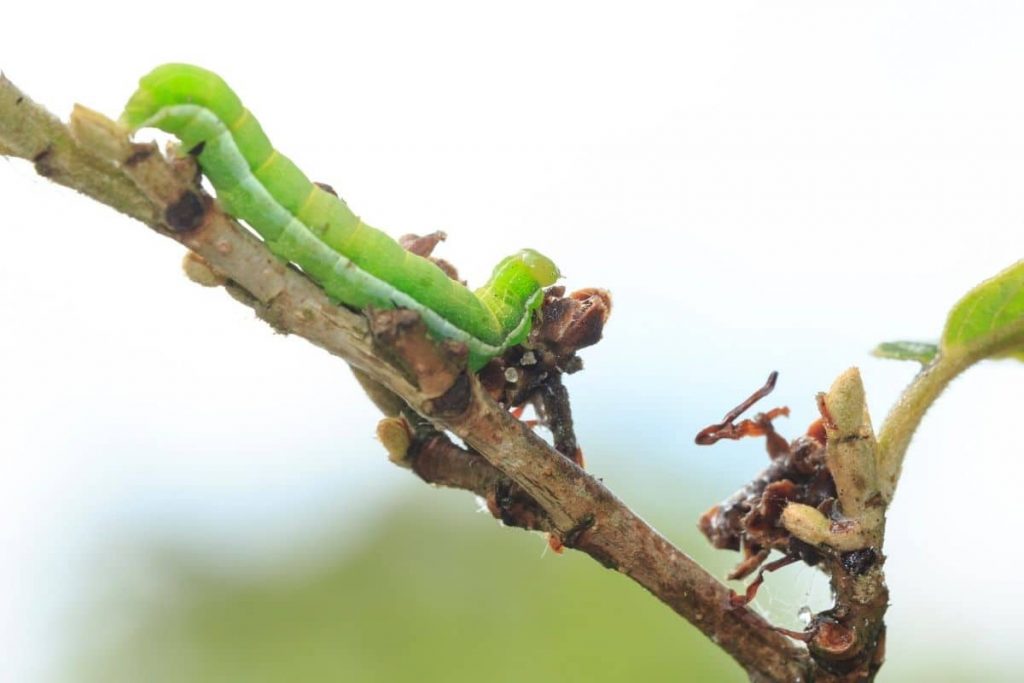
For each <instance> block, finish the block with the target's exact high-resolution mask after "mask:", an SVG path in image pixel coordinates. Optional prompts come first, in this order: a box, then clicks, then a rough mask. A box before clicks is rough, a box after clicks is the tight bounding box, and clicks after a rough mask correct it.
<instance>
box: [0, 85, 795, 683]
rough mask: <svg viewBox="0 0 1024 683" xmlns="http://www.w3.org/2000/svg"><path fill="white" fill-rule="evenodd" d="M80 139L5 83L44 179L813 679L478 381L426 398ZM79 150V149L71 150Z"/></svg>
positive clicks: (764, 673)
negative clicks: (198, 269) (185, 265)
mask: <svg viewBox="0 0 1024 683" xmlns="http://www.w3.org/2000/svg"><path fill="white" fill-rule="evenodd" d="M78 123H79V124H80V126H81V128H80V130H78V131H77V132H78V133H79V138H78V139H77V140H76V139H75V138H73V137H72V136H71V135H70V133H69V131H68V129H67V128H66V127H65V126H63V125H62V124H60V122H59V121H57V120H56V119H55V118H53V117H52V116H51V115H50V114H48V113H47V112H46V111H45V110H43V109H42V108H41V107H39V106H38V105H36V104H35V103H33V102H31V101H30V100H29V99H28V98H27V97H25V96H24V95H23V94H22V93H21V92H20V91H18V90H17V88H15V87H14V86H13V85H12V84H11V83H10V81H8V80H7V79H6V78H3V77H0V146H2V147H3V149H5V150H8V151H10V152H13V154H14V155H15V156H19V157H22V158H26V159H30V160H34V161H35V164H36V168H37V170H38V171H40V172H41V173H43V174H44V175H46V176H47V177H49V178H51V179H53V180H55V181H56V182H59V183H61V184H63V185H66V186H68V187H71V188H73V189H76V190H78V191H80V192H83V193H84V194H86V195H88V196H90V197H92V198H94V199H96V200H98V201H100V202H102V203H105V204H107V205H109V206H111V207H113V208H115V209H117V210H118V211H121V212H123V213H126V214H128V215H130V216H132V217H134V218H137V219H139V220H141V221H143V222H144V223H146V224H147V225H149V226H150V227H153V228H154V229H156V230H157V231H158V232H160V233H161V234H163V235H165V236H169V237H171V238H173V239H175V240H177V241H178V242H181V243H182V244H184V245H185V246H187V247H189V248H190V249H192V250H193V251H195V252H196V253H197V254H199V255H200V256H201V257H202V259H203V260H205V262H206V263H207V264H208V265H209V267H210V269H211V271H212V272H213V273H215V274H217V275H218V276H220V277H221V278H223V279H224V280H225V281H226V282H228V283H230V284H231V287H232V289H230V290H229V291H232V292H233V293H235V294H236V295H239V296H240V297H241V298H242V299H244V303H246V304H247V305H248V306H250V307H251V308H252V309H253V310H254V311H255V312H256V314H257V315H258V316H259V317H260V318H262V319H264V320H266V321H267V322H269V323H270V324H271V325H272V326H274V327H275V328H276V329H277V330H279V331H282V332H288V333H294V334H298V335H300V336H302V337H304V338H306V339H308V340H309V341H311V342H312V343H314V344H316V345H317V346H320V347H321V348H323V349H325V350H326V351H328V352H329V353H332V354H334V355H337V356H339V357H340V358H342V359H344V360H345V361H346V362H348V363H349V364H351V365H352V366H353V367H355V368H357V369H358V370H359V371H361V372H362V373H364V374H365V375H366V376H367V377H369V378H371V379H372V380H373V381H375V382H377V383H379V384H380V385H382V386H384V387H386V388H387V390H388V391H390V392H392V393H393V394H395V395H397V396H399V397H400V398H401V399H402V400H403V401H404V402H405V403H406V404H407V405H408V406H410V407H411V408H412V409H414V410H415V411H416V412H417V413H419V414H421V415H424V416H426V417H428V418H429V419H430V420H431V421H432V422H434V423H435V424H437V425H439V426H441V427H443V428H445V429H448V430H450V431H451V432H452V433H454V434H456V435H458V436H460V437H461V438H462V439H463V440H464V441H465V442H466V443H467V444H468V445H469V446H470V447H471V448H473V449H474V450H475V451H477V452H479V453H480V454H482V455H483V456H484V457H485V458H486V459H487V461H488V462H489V463H490V464H491V465H492V466H493V467H494V468H495V469H496V470H498V471H500V472H501V473H503V474H504V475H505V476H507V477H508V478H510V479H511V480H512V481H514V482H515V483H516V484H517V485H518V486H520V487H522V488H523V490H524V491H526V492H527V493H528V494H529V495H530V496H531V497H532V498H533V500H535V501H537V503H538V504H539V505H540V506H541V507H542V508H543V510H544V511H545V513H546V515H547V518H548V520H549V521H550V525H551V530H552V532H553V533H555V534H557V535H558V537H559V538H560V539H561V541H562V543H563V544H564V545H566V546H569V547H574V548H577V549H579V550H581V551H583V552H585V553H587V554H589V555H591V556H592V557H594V558H595V559H597V560H598V561H599V562H601V563H602V564H604V565H605V566H607V567H612V568H615V569H617V570H618V571H620V572H622V573H624V574H626V575H627V576H629V577H631V578H632V579H633V580H634V581H636V582H637V583H639V584H640V585H642V586H643V587H645V588H646V589H647V590H648V591H650V592H651V593H652V594H653V595H654V596H655V597H657V598H658V599H659V600H661V601H662V602H664V603H665V604H666V605H668V606H669V607H671V608H672V609H673V610H675V611H676V612H677V613H678V614H680V615H681V616H683V617H684V618H686V619H687V620H689V621H690V622H691V623H692V624H694V625H695V626H696V627H697V628H698V629H700V630H701V631H702V632H704V633H705V634H706V635H708V636H709V637H710V638H711V639H712V640H713V641H714V642H715V643H717V644H718V645H719V646H721V647H722V648H723V649H724V650H726V651H727V652H728V653H729V654H730V655H732V656H733V658H734V659H735V660H736V661H737V662H738V663H739V664H740V665H741V666H742V667H744V668H745V669H746V670H747V671H748V672H750V673H751V674H752V675H755V676H757V677H758V678H759V680H760V679H768V680H773V681H800V680H807V679H808V666H809V664H808V657H807V653H806V650H805V649H803V648H802V647H798V646H797V645H795V644H794V643H792V642H790V641H789V640H788V639H786V638H785V637H783V636H781V635H779V634H778V633H776V632H774V631H772V630H771V629H770V628H769V627H768V626H767V624H765V623H764V621H763V620H762V619H760V617H757V616H756V615H754V614H753V613H750V612H747V611H746V610H745V609H739V610H730V609H728V608H727V605H728V600H729V595H730V591H729V590H728V589H727V588H726V587H725V586H723V585H722V584H721V583H719V582H718V581H717V580H716V579H715V578H714V577H712V576H711V575H709V574H708V573H707V572H706V571H704V570H703V569H702V568H701V567H700V566H699V565H698V564H696V563H695V562H694V561H693V560H692V559H691V558H689V557H688V556H687V555H685V554H684V553H682V552H681V551H680V550H678V549H677V548H675V547H674V546H673V545H672V544H671V543H669V542H668V541H667V540H666V539H665V538H663V537H662V536H661V535H660V534H658V533H657V532H656V531H655V530H654V529H652V528H651V527H650V526H649V525H647V524H646V523H645V522H644V521H643V520H642V519H640V518H639V517H638V516H637V515H636V514H635V513H633V512H632V511H631V510H630V509H629V508H627V507H626V506H625V505H624V504H623V503H622V502H621V501H619V500H618V499H617V498H615V496H613V495H612V493H611V492H610V491H608V490H607V489H606V488H605V487H604V486H603V485H601V484H600V483H599V482H598V481H597V480H595V479H594V478H593V477H591V476H589V475H588V474H587V473H586V472H584V471H583V470H582V469H580V468H579V467H578V466H576V465H575V464H574V463H572V462H570V460H569V459H567V458H565V457H563V456H561V455H560V454H558V453H557V452H555V451H554V450H553V449H551V448H550V447H549V446H548V445H547V444H545V443H544V442H543V441H542V440H541V439H540V438H538V437H537V436H535V435H534V434H533V433H532V432H531V431H530V430H529V429H528V428H527V427H525V426H524V425H523V424H522V423H520V422H519V421H517V420H515V419H514V418H513V417H512V416H510V415H509V414H508V412H507V411H506V410H504V409H502V408H501V407H500V406H498V405H497V404H496V403H494V401H493V400H491V399H490V398H489V397H488V396H487V395H486V393H485V392H483V391H482V390H481V388H480V385H479V383H478V381H477V380H476V378H475V377H472V376H467V375H465V374H460V375H457V376H455V377H454V380H453V382H452V384H451V385H449V386H447V387H442V386H440V385H439V384H437V385H434V386H431V387H430V388H429V389H426V388H425V387H423V386H422V385H421V383H419V382H418V377H416V376H411V375H410V374H408V373H407V372H403V371H402V370H400V369H398V368H396V367H395V366H394V365H392V364H391V363H390V362H388V361H387V360H385V359H384V358H383V357H382V355H381V354H380V353H379V352H378V349H377V348H376V347H375V340H374V338H373V337H372V335H371V330H370V327H369V326H368V325H367V320H366V319H365V318H364V317H363V316H361V315H359V314H357V313H354V312H352V311H349V310H347V309H344V308H341V307H338V306H336V305H334V304H333V303H332V302H331V301H329V300H328V298H327V297H326V296H325V295H324V293H323V292H322V291H321V290H320V289H319V288H318V287H317V286H316V285H314V284H313V283H312V282H311V281H309V280H308V279H306V278H305V277H304V276H303V275H302V274H301V273H299V272H297V271H296V270H294V269H292V268H289V267H288V266H287V265H285V264H283V263H281V262H280V261H279V260H277V259H276V258H274V257H273V256H272V255H271V254H270V253H269V252H268V251H267V250H266V249H265V248H264V247H263V245H262V243H260V242H259V241H258V240H257V239H256V238H255V237H253V236H252V235H251V234H250V233H249V232H248V231H246V230H245V229H244V228H242V227H241V226H239V225H238V224H237V223H236V222H235V221H234V220H232V219H231V218H230V217H228V216H227V215H225V214H224V213H223V212H222V211H221V210H220V209H219V208H218V207H217V205H216V204H215V203H213V202H212V201H210V200H209V198H208V197H206V196H205V195H204V194H202V192H201V191H200V190H199V189H198V188H197V187H196V186H195V185H194V183H192V182H189V181H188V180H186V179H185V175H186V174H183V173H182V172H180V170H176V169H175V167H174V166H173V165H172V164H169V163H167V162H166V161H165V160H164V159H163V157H162V156H161V155H159V154H157V153H155V149H154V148H153V147H152V146H141V145H130V144H129V143H127V141H125V140H123V139H121V138H119V137H118V134H117V131H116V130H115V129H106V128H105V124H104V123H103V120H102V119H101V118H99V117H90V116H89V115H88V113H87V112H79V121H78ZM79 140H83V141H84V142H79Z"/></svg>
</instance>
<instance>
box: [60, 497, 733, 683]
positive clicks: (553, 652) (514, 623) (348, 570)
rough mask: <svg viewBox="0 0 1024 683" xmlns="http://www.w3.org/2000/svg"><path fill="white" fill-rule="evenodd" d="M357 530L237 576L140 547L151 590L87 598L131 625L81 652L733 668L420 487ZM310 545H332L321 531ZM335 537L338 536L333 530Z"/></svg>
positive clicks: (631, 601)
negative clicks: (286, 565) (155, 590)
mask: <svg viewBox="0 0 1024 683" xmlns="http://www.w3.org/2000/svg"><path fill="white" fill-rule="evenodd" d="M416 498H417V500H416V501H415V502H414V503H410V504H406V505H403V506H401V507H400V508H398V509H395V510H393V511H392V512H390V513H389V514H387V515H386V516H385V517H384V518H383V519H380V520H378V521H377V522H375V523H374V525H373V529H372V532H371V533H370V534H369V535H368V536H367V537H366V539H365V542H363V543H361V544H359V545H358V546H357V547H354V548H353V547H350V548H349V549H348V550H347V551H344V552H341V551H339V552H336V553H333V554H331V553H327V557H326V558H322V559H320V560H316V561H312V562H310V561H308V558H307V561H302V558H301V557H298V556H296V557H295V558H294V559H295V560H296V561H297V565H298V566H297V567H296V568H294V569H292V570H290V571H283V572H282V571H276V572H270V573H266V572H264V573H260V572H257V573H255V574H250V575H248V576H246V575H244V574H243V575H241V576H240V575H238V574H237V573H235V572H224V571H223V569H221V570H216V569H213V568H211V567H210V566H209V564H206V565H204V563H203V561H202V560H201V559H200V558H199V556H193V555H191V554H190V553H189V552H188V551H187V550H185V549H183V548H180V547H171V548H170V549H168V548H166V547H165V548H162V549H160V550H152V551H150V553H149V555H150V561H148V562H147V563H146V565H147V566H148V567H150V570H149V571H156V572H159V573H161V574H164V575H163V576H160V577H152V576H151V577H150V580H151V582H152V583H155V584H156V585H160V586H164V588H163V589H162V592H164V593H165V594H164V595H162V596H158V597H157V599H153V596H152V595H150V597H149V599H148V600H135V599H133V598H132V596H130V595H125V594H122V596H121V599H120V602H121V604H120V605H107V606H106V607H104V608H102V609H101V610H99V611H100V612H104V613H106V614H114V613H116V612H117V611H118V610H127V613H128V614H131V615H133V620H131V621H130V623H132V626H131V627H130V628H123V629H122V630H121V633H120V635H119V636H118V637H117V638H114V639H113V640H110V641H109V642H107V643H105V644H104V645H103V646H102V647H97V646H95V643H94V644H93V646H92V647H91V648H89V649H88V651H87V652H83V653H79V656H78V657H77V661H76V663H75V665H74V669H75V673H74V675H73V676H71V677H70V678H71V679H73V680H95V681H104V682H107V683H109V682H111V681H150V682H154V683H160V682H170V681H175V682H177V681H193V682H199V681H218V682H221V681H247V682H251V683H257V682H266V683H270V682H272V681H273V682H275V683H276V682H280V681H389V682H391V681H398V682H401V681H449V682H452V683H457V682H459V681H466V682H472V683H479V681H487V682H488V683H500V682H501V681H523V680H533V681H627V680H630V681H632V680H639V681H675V682H677V683H678V682H679V681H743V680H746V677H745V676H744V675H743V674H742V672H741V671H740V669H739V668H738V667H737V666H736V665H735V664H733V663H732V662H731V660H730V659H729V658H728V657H726V656H725V655H724V654H723V653H722V652H721V651H719V650H718V648H716V647H714V646H713V645H711V644H710V642H709V641H707V640H706V639H704V637H703V636H702V635H701V634H700V633H699V632H697V631H696V630H695V629H694V628H693V627H691V626H689V625H688V624H687V623H686V622H684V621H683V620H681V619H679V618H678V617H676V616H675V614H673V613H672V612H671V611H670V610H668V609H667V608H666V607H664V606H662V605H661V604H660V603H659V602H657V601H656V600H653V599H651V598H650V597H649V596H648V595H647V594H646V593H645V592H644V591H643V590H642V589H640V588H639V587H637V586H636V585H634V584H633V583H632V582H630V581H629V580H627V579H625V578H624V577H622V576H619V575H618V574H617V573H615V572H612V571H608V570H606V569H604V568H602V567H600V566H599V565H598V564H597V563H595V562H594V561H593V560H591V559H590V558H588V557H585V556H583V555H580V554H576V553H572V552H568V551H567V552H566V553H565V554H563V555H561V556H558V555H555V554H554V553H551V552H546V553H545V551H544V549H545V545H546V544H545V541H544V539H543V537H541V536H539V535H536V534H527V533H524V532H522V531H519V530H507V529H501V528H499V526H498V524H497V522H495V521H494V520H492V519H491V518H490V517H489V516H488V515H486V514H473V513H472V507H471V506H472V501H471V499H470V498H469V497H468V496H467V495H465V494H462V493H457V492H452V493H441V492H427V491H425V492H424V495H423V496H417V497H416ZM323 543H330V541H329V540H324V541H323ZM339 545H342V544H341V543H340V542H339Z"/></svg>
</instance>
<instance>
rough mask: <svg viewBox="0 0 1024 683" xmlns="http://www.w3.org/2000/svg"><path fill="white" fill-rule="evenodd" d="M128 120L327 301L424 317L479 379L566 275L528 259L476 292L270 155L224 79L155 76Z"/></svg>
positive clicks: (142, 84) (176, 68)
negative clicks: (166, 147) (171, 153)
mask: <svg viewBox="0 0 1024 683" xmlns="http://www.w3.org/2000/svg"><path fill="white" fill-rule="evenodd" d="M121 120H122V122H123V123H124V124H125V125H126V126H128V127H129V128H130V129H131V130H133V131H134V130H137V129H139V128H145V127H156V128H160V129H162V130H165V131H167V132H169V133H171V134H173V135H175V136H176V137H177V138H178V139H180V140H181V142H182V145H183V147H184V149H186V150H190V151H191V152H192V153H193V154H195V155H196V158H197V160H198V162H199V166H200V168H202V170H203V173H204V174H205V175H206V177H207V178H209V180H210V183H211V184H212V185H213V187H214V189H215V190H216V191H217V199H218V201H219V202H220V203H221V205H222V206H223V207H224V209H225V210H226V211H227V212H228V213H230V214H231V215H232V216H234V217H236V218H239V219H242V220H244V221H245V222H246V223H248V224H249V225H250V226H252V228H253V229H254V230H256V232H257V233H259V234H260V236H261V237H263V239H264V240H265V241H266V244H267V246H268V248H269V249H270V250H271V251H272V252H273V253H274V254H276V255H277V256H280V257H281V258H283V259H286V260H288V261H291V262H292V263H295V264H296V265H297V266H299V267H300V268H301V269H302V270H303V271H304V272H305V273H306V274H307V275H309V277H311V278H312V279H313V280H314V281H316V282H317V283H318V284H319V285H320V286H321V287H323V288H324V291H326V292H327V294H328V295H329V296H331V297H332V298H334V299H336V300H337V301H339V302H341V303H343V304H346V305H348V306H352V307H354V308H360V309H361V308H365V307H367V306H374V307H377V308H392V307H396V306H399V307H403V308H410V309H412V310H415V311H417V312H418V313H419V314H420V316H421V317H422V319H423V321H424V323H425V324H426V326H427V328H428V329H429V330H430V331H431V332H432V333H433V334H434V335H436V336H439V337H443V338H447V339H454V340H457V341H461V342H464V343H465V344H466V345H467V346H468V348H469V365H470V368H471V369H473V370H477V369H479V368H481V367H482V366H483V365H484V364H486V363H487V361H488V360H489V359H491V358H493V357H494V356H497V355H499V354H501V353H502V352H504V351H505V349H507V348H509V347H511V346H515V345H516V344H519V343H521V342H522V341H523V340H524V339H525V338H526V335H527V334H528V333H529V331H530V326H531V323H532V319H533V314H534V311H536V310H537V308H538V307H539V306H540V304H541V302H542V300H543V298H544V292H543V288H544V287H546V286H548V285H550V284H553V283H554V282H555V280H556V279H558V277H559V273H558V269H557V268H556V267H555V265H554V263H552V262H551V261H550V260H549V259H547V258H546V257H544V256H542V255H541V254H539V253H537V252H536V251H533V250H531V249H524V250H522V251H520V252H519V253H517V254H515V255H513V256H509V257H507V258H505V259H504V260H502V261H501V262H500V263H499V264H498V265H497V266H496V267H495V269H494V272H493V273H492V275H491V279H490V280H489V281H488V282H487V284H486V285H484V286H483V287H481V288H480V289H478V290H476V292H471V291H470V290H468V289H467V288H466V287H464V286H463V285H461V284H460V283H458V282H456V281H454V280H452V279H451V278H449V277H448V276H447V275H446V274H445V273H444V271H442V270H441V269H440V268H439V267H437V266H436V265H435V264H434V263H432V262H430V261H429V260H427V259H425V258H422V257H420V256H417V255H415V254H411V253H409V252H408V251H406V250H405V249H403V248H402V247H401V245H399V244H398V243H397V242H396V241H395V240H393V239H391V238H390V237H388V236H387V235H386V234H384V233H383V232H381V231H380V230H377V229H376V228H372V227H370V226H368V225H366V224H365V223H363V222H362V221H361V220H360V219H359V217H358V216H356V215H355V214H354V213H352V211H351V210H349V208H348V206H347V205H346V204H345V202H344V201H342V200H341V199H339V198H338V197H336V196H334V195H333V194H331V193H329V192H326V191H325V190H323V189H321V188H320V187H318V186H317V185H316V184H314V183H312V182H311V181H310V180H309V178H307V177H306V176H305V174H303V173H302V171H300V170H299V169H298V167H296V166H295V164H293V163H292V162H291V161H290V160H289V159H288V158H287V157H285V156H284V155H282V154H281V153H279V152H277V151H276V150H275V149H274V148H273V146H272V145H271V144H270V140H269V139H268V138H267V136H266V135H265V134H264V132H263V129H262V128H261V127H260V124H259V123H258V122H257V121H256V119H255V118H254V117H253V116H252V114H251V113H250V112H249V111H248V110H247V109H245V107H243V106H242V103H241V101H240V100H239V99H238V96H237V95H235V93H234V92H233V91H232V90H231V89H230V88H229V87H228V85H227V84H226V83H225V82H224V81H223V79H221V78H220V77H219V76H217V75H216V74H214V73H212V72H210V71H207V70H205V69H201V68H199V67H196V66H190V65H186V64H165V65H163V66H159V67H157V68H156V69H154V70H153V71H152V72H150V73H149V74H147V75H146V76H144V77H143V78H142V79H141V80H140V81H139V89H138V90H137V91H136V92H135V94H134V95H132V97H131V99H130V100H129V101H128V104H127V105H126V106H125V110H124V113H123V114H122V116H121Z"/></svg>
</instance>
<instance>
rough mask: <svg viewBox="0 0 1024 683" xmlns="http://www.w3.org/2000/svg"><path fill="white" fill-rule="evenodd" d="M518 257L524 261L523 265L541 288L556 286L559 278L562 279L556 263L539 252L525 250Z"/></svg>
mask: <svg viewBox="0 0 1024 683" xmlns="http://www.w3.org/2000/svg"><path fill="white" fill-rule="evenodd" d="M517 256H518V257H519V260H520V261H522V263H523V265H524V266H526V268H527V269H528V270H529V271H530V274H531V275H532V276H533V279H534V280H536V281H537V284H539V285H540V286H541V287H547V286H549V285H553V284H555V281H556V280H558V278H560V277H562V274H561V273H560V272H558V266H556V265H555V263H554V261H552V260H551V259H549V258H548V257H547V256H544V254H541V253H540V252H539V251H534V250H533V249H523V250H522V251H520V252H519V253H518V254H517Z"/></svg>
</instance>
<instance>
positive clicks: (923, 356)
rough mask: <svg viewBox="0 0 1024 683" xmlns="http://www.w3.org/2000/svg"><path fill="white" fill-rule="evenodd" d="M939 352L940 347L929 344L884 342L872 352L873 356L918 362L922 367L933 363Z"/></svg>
mask: <svg viewBox="0 0 1024 683" xmlns="http://www.w3.org/2000/svg"><path fill="white" fill-rule="evenodd" d="M938 352H939V347H938V345H937V344H931V343H929V342H914V341H891V342H882V343H881V344H879V345H878V346H876V347H875V348H874V349H873V350H872V351H871V354H872V355H873V356H877V357H878V358H888V359H890V360H916V361H917V362H918V363H920V364H921V365H926V364H928V363H931V362H932V359H933V358H935V355H936V354H937V353H938Z"/></svg>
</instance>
